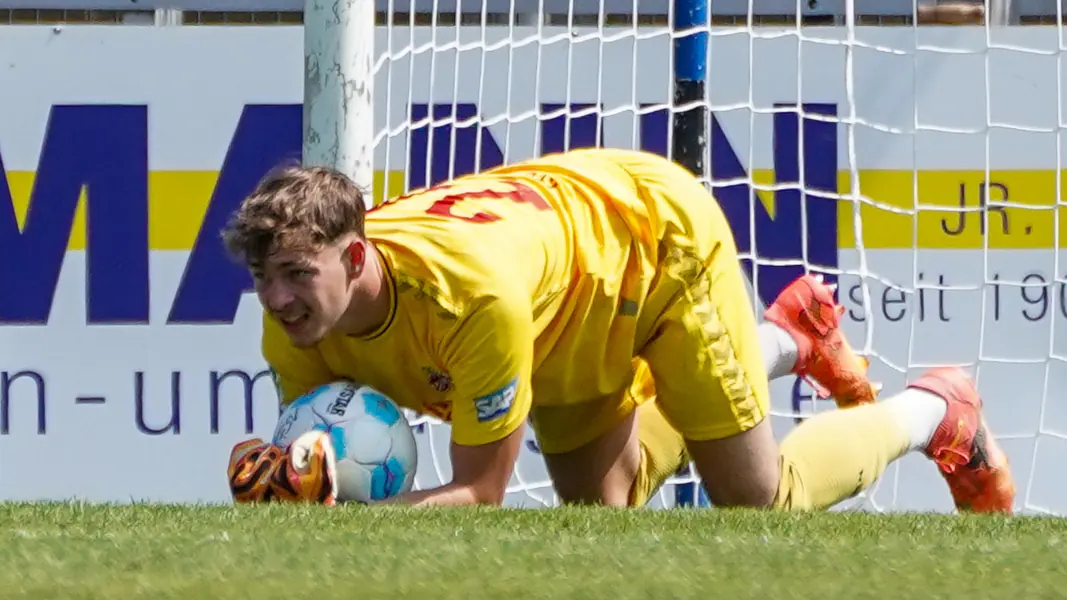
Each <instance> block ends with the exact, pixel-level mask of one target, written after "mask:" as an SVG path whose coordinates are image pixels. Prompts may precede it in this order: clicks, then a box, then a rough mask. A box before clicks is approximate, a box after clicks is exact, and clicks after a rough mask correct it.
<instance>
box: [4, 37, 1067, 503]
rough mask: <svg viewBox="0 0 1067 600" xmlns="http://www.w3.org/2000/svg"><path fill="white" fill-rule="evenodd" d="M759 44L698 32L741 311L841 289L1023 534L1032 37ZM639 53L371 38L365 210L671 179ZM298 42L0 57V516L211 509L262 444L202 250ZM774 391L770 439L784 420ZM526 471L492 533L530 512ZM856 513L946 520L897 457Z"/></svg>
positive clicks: (1049, 147)
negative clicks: (945, 411) (655, 160)
mask: <svg viewBox="0 0 1067 600" xmlns="http://www.w3.org/2000/svg"><path fill="white" fill-rule="evenodd" d="M605 31H607V30H605ZM769 31H770V30H760V34H761V35H760V36H759V37H752V36H749V35H746V34H744V33H741V32H740V30H730V31H717V32H716V35H715V36H714V38H713V42H712V52H711V65H710V68H709V72H710V73H711V74H712V78H713V79H712V82H711V85H710V86H709V88H710V91H709V96H710V102H711V105H712V107H713V112H714V117H713V119H712V123H711V136H710V153H711V161H710V162H711V169H712V175H713V178H714V179H715V189H716V194H717V196H718V198H719V200H720V202H721V203H722V204H723V206H724V208H725V210H726V212H727V214H728V216H729V218H730V220H731V223H732V224H733V225H734V230H735V235H736V236H737V240H738V244H739V246H740V247H741V249H742V251H743V252H744V253H746V256H748V257H749V258H750V259H751V258H755V259H756V261H755V262H756V267H755V268H752V264H751V262H752V261H751V260H750V261H748V262H747V264H746V267H747V268H748V269H749V270H750V272H751V273H752V277H753V281H754V285H755V289H756V290H757V292H758V295H759V297H760V299H761V300H762V301H763V302H764V303H766V302H769V301H771V300H773V298H774V297H775V295H776V294H777V291H778V290H780V289H781V287H782V286H783V285H784V284H785V283H786V282H788V281H789V280H790V279H792V278H793V277H795V276H796V275H797V274H799V273H801V272H803V270H804V268H805V265H807V266H808V267H810V268H814V269H817V270H820V271H822V272H825V273H827V275H828V277H829V278H830V279H832V280H833V279H836V280H837V281H838V283H839V285H840V288H841V301H842V302H843V303H844V304H845V306H846V309H847V310H846V312H845V321H846V326H847V327H848V331H849V334H850V335H851V336H852V338H853V340H854V342H855V345H856V346H858V347H860V348H861V349H863V350H865V351H866V352H868V353H869V354H870V355H871V356H872V361H873V363H874V364H873V371H874V373H875V375H876V376H877V377H878V378H879V379H881V380H882V381H883V382H884V383H885V384H886V392H887V393H893V392H895V391H899V390H900V389H901V388H902V386H903V384H904V381H905V378H906V377H907V378H913V377H915V376H917V374H918V373H919V372H920V371H921V368H922V367H923V366H926V365H932V364H945V363H950V364H980V368H979V369H978V376H979V384H980V388H981V389H982V391H983V392H985V393H986V394H987V402H988V405H989V408H988V410H989V414H990V420H991V422H992V424H993V427H994V428H995V429H996V430H997V432H998V433H1001V434H1004V436H1005V437H1006V438H1008V439H1006V441H1005V446H1006V448H1007V450H1008V451H1009V453H1010V456H1011V458H1012V460H1013V462H1014V463H1015V465H1016V474H1017V477H1018V478H1019V479H1020V483H1021V486H1022V487H1021V494H1020V503H1021V505H1022V504H1025V505H1026V506H1027V507H1028V508H1032V509H1035V510H1044V509H1048V510H1056V511H1060V510H1061V509H1062V508H1064V505H1065V504H1067V499H1065V498H1064V493H1063V492H1064V491H1065V490H1064V489H1063V485H1062V484H1061V483H1059V481H1058V478H1056V477H1055V476H1054V473H1055V470H1056V464H1057V463H1058V462H1059V461H1060V460H1062V459H1063V458H1065V456H1067V444H1065V443H1064V438H1063V437H1061V435H1060V433H1059V432H1061V431H1065V430H1067V404H1065V403H1064V402H1063V401H1062V400H1061V399H1060V397H1059V394H1058V390H1059V389H1061V388H1062V384H1063V383H1064V377H1065V374H1067V369H1065V368H1064V362H1063V360H1062V359H1061V358H1060V357H1063V356H1067V347H1065V346H1064V342H1062V341H1061V340H1060V339H1059V338H1060V337H1062V334H1061V335H1059V336H1058V335H1056V334H1057V333H1058V332H1061V331H1062V327H1063V324H1064V323H1065V322H1067V300H1065V298H1067V295H1065V294H1067V292H1064V289H1063V288H1064V283H1063V281H1064V278H1065V276H1067V269H1064V267H1062V266H1061V265H1060V261H1059V258H1060V253H1059V251H1058V250H1057V249H1058V246H1059V244H1058V239H1059V237H1058V236H1059V231H1060V228H1059V220H1060V203H1059V198H1060V194H1059V190H1060V176H1059V173H1060V169H1061V168H1062V166H1061V165H1062V159H1061V158H1060V157H1061V154H1062V146H1061V144H1062V141H1061V137H1062V126H1061V117H1060V115H1061V114H1063V110H1064V108H1065V107H1064V95H1063V93H1062V90H1060V89H1059V88H1058V87H1057V86H1058V84H1057V81H1059V80H1060V78H1061V76H1062V72H1061V71H1062V69H1063V67H1062V66H1061V64H1060V63H1061V61H1059V57H1058V53H1059V45H1058V39H1057V35H1056V31H1055V30H1045V29H1030V30H1026V31H1017V33H1018V34H1019V36H1020V38H1019V39H1018V40H1015V41H1014V43H1015V44H1016V46H1019V47H1026V48H1030V49H1032V50H1034V51H1032V52H1023V51H1018V50H1000V51H996V52H990V51H988V50H987V49H986V33H985V30H984V29H980V28H979V29H974V30H972V29H969V28H951V29H941V28H930V29H922V30H918V31H917V32H916V31H915V30H909V29H898V28H860V29H857V30H855V36H856V38H855V41H852V42H848V44H846V43H845V41H846V40H845V36H846V35H847V32H846V31H845V30H843V29H834V28H825V29H822V28H812V29H810V30H805V32H804V38H803V39H801V38H800V37H798V36H797V35H796V30H783V31H781V32H779V35H773V34H771V33H769ZM607 33H611V32H610V31H607ZM1009 34H1010V35H1014V34H1012V33H1011V32H1006V33H1004V35H1009ZM509 35H510V36H511V43H507V39H508V36H509ZM645 35H647V37H642V38H640V39H635V38H633V37H632V36H624V35H619V36H617V35H610V36H608V35H603V33H602V32H598V31H597V30H573V31H572V30H569V29H568V30H564V29H553V28H543V29H540V30H538V29H531V28H506V27H505V28H499V29H496V28H480V27H472V28H467V27H462V28H443V29H439V30H438V31H436V32H433V31H431V30H429V29H406V28H397V27H394V28H391V29H385V28H379V29H378V31H377V38H376V43H377V46H378V48H379V52H381V53H387V54H388V55H389V60H386V61H384V62H382V63H381V64H382V65H383V66H382V68H381V69H380V71H379V74H378V76H377V79H376V81H375V91H374V94H375V127H376V132H377V134H378V136H379V139H378V144H377V146H376V153H375V169H376V170H377V173H376V177H375V192H376V194H379V195H383V194H389V195H392V194H395V193H399V192H401V191H403V190H404V189H406V188H411V187H417V186H420V185H424V184H426V183H432V182H436V181H439V180H442V179H444V178H446V177H448V176H450V175H455V174H460V173H464V172H469V171H472V170H476V169H480V168H485V167H488V166H491V165H493V164H499V163H500V162H504V161H508V162H511V161H515V160H519V159H522V158H526V157H528V156H533V155H536V154H537V153H541V152H549V151H555V150H561V149H564V148H566V147H576V146H583V145H592V144H597V143H600V144H604V145H608V146H622V147H639V148H644V149H646V150H650V151H656V152H666V151H667V148H668V147H669V123H670V113H669V111H668V110H667V102H668V99H669V98H670V77H669V70H668V69H666V68H664V65H666V64H668V59H669V54H670V50H671V38H670V37H669V35H668V34H667V32H665V31H664V32H662V35H650V34H648V32H645ZM302 36H303V32H302V30H301V29H299V28H289V27H264V28H160V29H155V28H133V27H131V28H119V27H88V26H86V27H72V28H67V29H63V30H54V29H52V28H49V27H13V28H9V29H8V30H5V32H4V35H3V36H0V56H4V57H10V58H8V59H7V63H8V64H7V65H5V68H4V69H3V71H2V72H0V90H3V93H0V161H2V165H0V166H2V169H3V172H4V173H5V176H6V181H7V184H8V185H7V186H6V187H5V186H3V185H0V281H3V282H4V286H5V293H4V294H0V499H7V500H21V499H43V498H50V499H61V498H70V497H81V498H85V499H87V500H108V501H128V500H131V499H135V500H149V501H168V502H191V501H204V502H216V501H227V500H228V493H227V489H226V482H225V475H224V470H225V464H226V458H227V455H228V451H229V449H230V447H231V445H232V444H233V443H234V442H236V441H238V440H240V439H243V438H245V437H248V436H250V435H259V436H267V435H269V433H270V431H271V429H272V426H273V423H274V420H275V418H276V414H277V403H276V398H275V396H274V391H273V388H272V386H271V383H270V380H269V377H268V376H266V374H265V373H266V372H265V370H264V369H265V365H264V363H263V361H262V358H261V356H260V354H259V345H258V339H259V307H258V305H257V303H256V300H255V297H254V295H252V294H251V293H250V281H249V279H248V276H247V274H245V273H244V272H243V271H242V270H241V269H240V268H239V267H238V266H237V265H234V264H232V263H231V262H229V261H228V260H227V259H226V257H225V256H224V255H223V253H222V247H221V244H220V243H219V238H218V231H219V228H220V227H221V225H222V224H223V222H224V221H225V219H226V218H227V216H228V213H229V211H230V210H231V209H232V208H233V207H234V206H235V205H236V203H237V202H239V200H240V198H241V196H242V194H244V193H245V192H247V191H248V190H249V189H250V188H251V186H252V185H253V184H254V183H255V181H256V180H257V179H258V178H259V177H260V176H261V175H262V174H263V173H264V172H265V171H266V170H267V169H268V168H270V167H271V166H272V165H274V164H277V163H278V162H279V161H282V160H287V159H296V158H299V155H300V143H301V122H300V119H301V108H300V102H301V100H302V84H303V73H302V69H303V41H302ZM524 40H525V42H526V43H522V42H523V41H524ZM849 46H851V47H852V49H853V54H852V56H851V57H849V56H847V55H846V52H845V49H846V47H849ZM405 50H407V52H405ZM0 181H3V180H0ZM961 207H962V209H963V210H961ZM983 215H984V218H983ZM861 284H862V285H861ZM920 286H935V287H930V288H926V289H921V290H918V291H917V290H916V288H917V287H920ZM937 286H940V288H938V287H937ZM902 289H903V290H905V291H901V290H902ZM772 389H773V390H774V394H775V409H776V411H777V413H778V416H777V417H776V418H775V423H776V429H777V430H778V431H779V432H780V433H781V434H785V433H786V432H788V430H789V428H790V427H791V426H792V425H793V423H794V419H793V418H792V417H791V416H789V413H791V412H792V411H794V410H797V409H798V410H800V411H802V412H810V410H812V403H811V402H810V390H808V389H807V388H806V387H805V386H803V385H801V384H796V383H795V382H794V380H793V378H788V379H786V380H781V381H778V382H776V383H775V385H774V386H773V388H772ZM818 406H819V408H820V409H823V408H829V403H827V402H820V403H818ZM419 439H420V444H421V448H422V449H423V455H422V456H423V460H422V468H421V469H420V475H419V478H418V482H419V485H422V486H425V485H429V484H432V483H435V482H438V481H441V480H442V479H447V477H448V465H447V456H448V454H447V443H448V439H447V429H446V428H444V427H440V426H432V427H424V428H422V430H421V433H420V434H419ZM534 448H535V446H534V445H533V444H530V445H529V447H528V449H527V451H525V453H524V455H523V458H522V462H521V464H520V466H519V469H518V473H517V474H516V477H515V479H514V480H513V484H514V486H515V492H514V493H513V494H510V495H509V500H508V502H509V503H510V504H532V505H537V504H539V503H540V502H541V501H542V500H545V501H548V500H550V499H551V494H550V491H549V490H548V488H547V487H545V486H546V476H545V473H544V469H543V466H542V465H541V463H540V459H539V457H538V456H537V454H536V451H535V449H534ZM19 456H23V457H32V458H25V459H23V458H15V457H19ZM660 502H661V503H669V502H670V500H669V495H668V496H665V497H664V498H661V499H660ZM865 502H866V505H868V506H876V507H889V508H898V509H935V510H945V509H947V508H949V507H950V506H951V504H950V500H949V496H948V493H947V491H946V490H945V489H944V486H943V485H942V484H941V483H940V481H939V479H938V477H937V475H936V473H935V472H934V470H933V468H932V467H931V466H930V465H928V464H926V462H925V461H924V460H923V459H922V458H921V457H912V458H909V459H907V460H906V461H904V462H903V463H902V466H900V467H899V468H893V469H891V470H890V471H889V472H888V473H887V476H886V477H885V478H884V479H883V481H882V482H881V484H880V485H879V487H878V489H877V490H876V491H875V492H874V493H873V494H872V496H871V497H870V498H868V499H866V500H865Z"/></svg>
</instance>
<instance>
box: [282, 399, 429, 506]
mask: <svg viewBox="0 0 1067 600" xmlns="http://www.w3.org/2000/svg"><path fill="white" fill-rule="evenodd" d="M311 430H319V431H324V432H326V433H327V434H328V435H329V436H330V439H331V440H332V441H333V449H334V453H335V454H336V456H337V487H338V497H337V499H338V501H339V502H347V501H357V502H371V501H374V500H384V499H386V498H391V497H393V496H396V495H398V494H402V493H404V492H407V491H408V490H410V489H411V486H412V484H413V483H414V481H415V470H416V468H417V467H418V451H417V449H416V446H415V434H414V433H413V432H412V430H411V427H410V425H409V424H408V421H407V419H406V418H405V417H404V413H403V412H401V410H400V408H399V407H398V406H397V405H396V403H395V402H393V401H392V400H391V399H390V398H388V397H387V396H386V395H385V394H382V393H381V392H379V391H378V390H375V389H374V388H372V387H369V386H365V385H360V384H358V383H355V382H352V381H347V380H340V381H335V382H333V383H329V384H326V385H322V386H319V387H317V388H315V389H314V390H312V391H310V392H308V393H307V394H305V395H304V396H301V397H300V398H297V399H296V400H294V401H293V402H292V403H291V404H289V406H287V407H286V408H285V410H284V411H283V412H282V414H281V415H280V416H279V417H278V425H277V427H276V428H275V430H274V438H273V440H272V443H274V444H276V445H278V446H281V447H282V448H288V447H289V445H290V444H292V442H293V441H294V440H295V439H296V438H298V437H300V436H301V435H302V434H304V433H306V432H308V431H311Z"/></svg>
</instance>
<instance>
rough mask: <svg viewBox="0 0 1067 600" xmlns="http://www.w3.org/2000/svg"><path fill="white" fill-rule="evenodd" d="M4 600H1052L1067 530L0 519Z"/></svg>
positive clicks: (110, 514) (747, 522) (785, 519)
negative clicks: (364, 599) (891, 599)
mask: <svg viewBox="0 0 1067 600" xmlns="http://www.w3.org/2000/svg"><path fill="white" fill-rule="evenodd" d="M0 536H2V539H0V565H3V567H4V568H0V590H3V592H2V593H0V596H2V597H4V598H19V597H21V598H38V599H44V598H65V599H66V598H70V599H73V598H109V599H117V598H179V597H183V596H188V597H190V598H212V599H219V598H249V599H253V598H254V599H266V598H331V597H332V598H353V599H363V598H433V599H446V598H471V599H483V598H508V599H512V600H519V599H523V598H597V599H601V598H603V599H608V598H610V599H616V598H701V599H704V598H726V599H739V598H761V599H777V598H822V599H825V598H879V599H885V598H909V599H911V598H952V597H955V598H968V599H969V600H973V599H976V598H1012V597H1014V598H1038V597H1041V598H1051V597H1063V596H1064V595H1065V594H1067V552H1065V551H1067V522H1065V521H1064V520H1060V519H1052V518H1022V517H1016V518H1014V519H1008V518H983V517H975V516H968V517H953V516H916V515H899V516H883V515H871V514H854V513H850V514H841V513H819V514H813V515H806V516H798V515H788V514H772V513H766V512H734V511H729V512H727V511H710V510H675V511H658V510H655V511H654V510H644V511H620V510H610V509H591V508H590V509H578V508H573V509H571V508H568V509H560V510H537V511H535V510H525V511H522V510H499V509H498V510H491V509H478V510H470V509H463V510H459V509H456V510H441V511H436V510H435V511H430V510H422V511H412V510H410V509H399V508H387V509H382V508H375V509H368V508H365V507H341V508H333V509H327V508H322V507H303V506H266V507H248V506H243V507H155V506H128V507H117V506H93V505H77V504H56V505H12V504H7V505H3V504H0Z"/></svg>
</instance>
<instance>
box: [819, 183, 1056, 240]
mask: <svg viewBox="0 0 1067 600" xmlns="http://www.w3.org/2000/svg"><path fill="white" fill-rule="evenodd" d="M1060 173H1061V176H1060V178H1059V179H1060V185H1061V186H1063V185H1064V184H1065V183H1067V182H1065V181H1064V180H1063V174H1064V173H1067V172H1065V171H1061V172H1060ZM859 180H860V192H861V195H862V196H863V197H865V198H867V199H868V200H869V202H870V203H866V202H865V203H861V205H860V206H861V210H860V215H861V218H862V221H861V222H862V226H863V244H862V247H863V248H865V249H878V248H915V247H919V248H941V249H981V248H992V249H1027V248H1053V247H1058V246H1059V245H1060V244H1058V243H1057V233H1056V224H1057V222H1059V226H1060V233H1059V234H1058V240H1059V241H1061V242H1067V210H1065V208H1067V205H1065V204H1064V202H1067V189H1065V190H1064V191H1063V192H1062V193H1061V192H1060V191H1059V190H1057V189H1056V184H1057V177H1056V171H1054V170H1046V171H992V172H990V174H989V182H990V184H988V185H987V184H986V173H985V171H983V170H975V171H921V172H919V173H913V172H911V171H863V172H861V173H860V177H859ZM850 187H851V181H850V176H849V173H848V172H843V173H840V174H839V178H838V190H839V191H840V192H841V193H843V194H845V193H849V190H850ZM983 197H984V198H985V199H986V200H985V202H983V201H982V198H983ZM1058 198H1062V200H1060V202H1059V203H1057V199H1058ZM961 199H962V203H963V206H964V207H965V208H969V209H971V211H970V212H964V211H963V210H962V209H961V208H960V206H961ZM983 204H985V205H986V207H987V209H986V210H985V211H984V216H985V220H986V222H985V223H984V224H983V222H982V220H983V219H982V217H983V212H982V211H979V210H977V209H978V208H979V207H980V206H982V205H983ZM1001 204H1008V205H1010V206H1001ZM920 206H921V207H922V208H921V209H918V210H917V207H920ZM854 209H855V203H854V202H852V201H849V200H845V201H842V202H839V203H838V212H837V214H838V247H840V248H843V249H844V248H855V247H857V244H856V237H857V235H856V234H857V227H856V223H855V220H856V218H855V215H854Z"/></svg>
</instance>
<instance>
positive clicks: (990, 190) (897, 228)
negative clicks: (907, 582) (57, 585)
mask: <svg viewBox="0 0 1067 600" xmlns="http://www.w3.org/2000/svg"><path fill="white" fill-rule="evenodd" d="M1061 173H1067V171H1063V172H1061ZM752 176H753V180H754V181H756V182H758V183H763V184H770V183H772V182H773V181H774V175H773V172H771V171H766V170H758V171H755V172H753V174H752ZM217 177H218V174H217V173H215V172H210V171H156V172H153V173H151V174H150V175H149V179H148V185H149V194H148V196H149V197H148V203H149V243H150V245H151V248H152V249H154V250H188V249H189V248H191V247H192V245H193V243H194V241H195V240H196V236H197V234H198V233H199V230H200V223H201V221H202V220H203V218H204V213H205V211H206V210H207V205H208V202H209V201H210V199H211V192H212V190H213V189H214V187H215V183H216V180H217ZM859 179H860V190H861V192H862V194H863V196H864V197H866V198H867V199H868V202H867V203H861V204H860V206H861V211H860V214H861V218H862V226H863V244H862V247H863V248H866V249H889V248H915V247H917V246H918V247H921V248H944V249H981V248H984V247H989V248H993V249H1012V248H1016V249H1028V248H1052V247H1056V246H1058V244H1056V243H1055V242H1056V231H1055V228H1056V223H1057V221H1058V222H1059V224H1060V227H1061V230H1062V231H1063V233H1061V234H1060V235H1059V239H1061V240H1064V241H1065V242H1067V210H1065V208H1067V205H1064V204H1060V205H1057V198H1058V197H1059V192H1058V190H1057V189H1056V184H1057V177H1056V171H1053V170H1046V171H994V172H992V173H991V174H990V181H991V182H992V185H989V186H986V185H985V183H984V182H985V179H986V174H985V172H984V171H981V170H974V171H923V172H919V173H917V174H916V173H913V172H911V171H873V170H872V171H864V172H861V173H860V177H859ZM1062 179H1063V178H1062V176H1061V180H1062ZM33 180H34V175H33V173H31V172H11V173H9V174H8V183H9V186H10V189H11V192H12V197H13V199H14V203H15V215H16V218H17V219H18V221H19V225H20V226H21V225H22V224H23V223H24V222H25V218H26V211H27V208H28V204H29V198H30V191H31V189H32V187H33ZM386 181H388V185H387V186H386V185H383V184H384V183H385V182H386ZM1063 184H1064V185H1067V181H1064V182H1063ZM850 185H851V176H850V174H849V173H848V172H847V171H842V172H840V173H839V174H838V190H839V192H840V193H841V194H848V193H849V189H850ZM374 189H375V191H376V193H375V200H376V202H380V201H381V199H382V194H383V192H384V193H387V194H388V196H389V197H393V196H396V195H398V194H400V193H402V192H403V191H404V174H403V172H399V171H393V172H390V173H388V174H386V173H385V172H384V171H378V172H376V173H375V176H374ZM983 194H984V196H985V198H986V199H987V201H986V203H987V205H989V204H992V207H991V208H989V207H988V206H987V210H986V211H985V216H986V220H987V223H986V224H985V231H986V234H983V224H982V219H981V218H980V217H981V215H982V213H981V212H978V211H977V210H974V209H976V208H977V207H979V206H980V205H981V197H982V196H983ZM961 197H962V198H963V203H964V206H965V207H966V208H969V209H972V211H971V212H962V211H961V209H960V201H961V200H960V199H961ZM1064 197H1065V202H1067V194H1065V195H1064ZM759 199H760V201H761V204H762V207H763V209H764V210H766V211H767V213H768V214H769V215H771V217H772V218H775V217H776V211H775V203H774V195H773V193H771V192H760V193H759ZM810 201H812V202H829V201H827V200H820V199H811V200H810ZM998 203H1001V204H1002V203H1007V204H1008V205H1009V206H999V205H998ZM855 206H856V204H855V203H854V202H852V201H850V200H847V199H845V200H841V201H839V202H838V203H837V216H838V234H837V237H838V246H839V247H840V248H842V249H851V248H856V247H858V244H857V243H856V230H857V228H856V226H855V216H854V214H853V213H854V208H855ZM917 206H922V207H923V208H922V209H920V210H916V207H917ZM797 226H798V227H799V226H800V224H799V223H798V224H797ZM813 234H815V235H817V234H818V232H813ZM1065 245H1067V244H1065ZM68 248H69V249H71V250H84V249H85V192H83V193H82V200H81V202H79V205H78V210H77V213H76V215H75V220H74V227H73V230H72V232H71V237H70V242H69V245H68Z"/></svg>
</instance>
